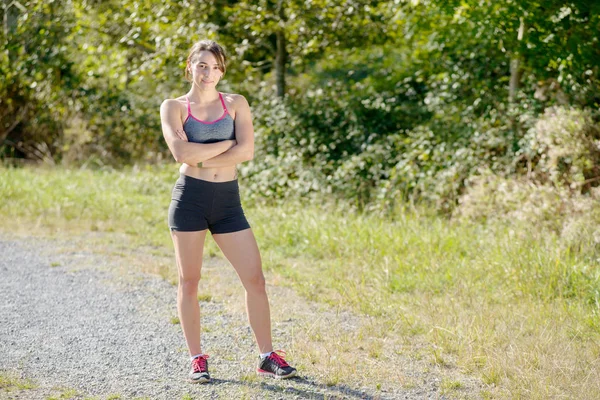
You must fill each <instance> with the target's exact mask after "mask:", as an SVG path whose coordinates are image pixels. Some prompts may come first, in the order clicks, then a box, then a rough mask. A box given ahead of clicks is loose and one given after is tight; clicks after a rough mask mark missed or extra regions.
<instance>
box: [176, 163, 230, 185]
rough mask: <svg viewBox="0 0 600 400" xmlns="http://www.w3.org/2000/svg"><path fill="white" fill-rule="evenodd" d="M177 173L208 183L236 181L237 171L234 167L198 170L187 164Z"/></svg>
mask: <svg viewBox="0 0 600 400" xmlns="http://www.w3.org/2000/svg"><path fill="white" fill-rule="evenodd" d="M179 172H180V173H182V174H184V175H187V176H191V177H192V178H196V179H202V180H203V181H209V182H227V181H232V180H234V179H237V169H236V167H235V166H231V167H222V168H198V167H193V166H191V165H189V164H182V165H181V167H179Z"/></svg>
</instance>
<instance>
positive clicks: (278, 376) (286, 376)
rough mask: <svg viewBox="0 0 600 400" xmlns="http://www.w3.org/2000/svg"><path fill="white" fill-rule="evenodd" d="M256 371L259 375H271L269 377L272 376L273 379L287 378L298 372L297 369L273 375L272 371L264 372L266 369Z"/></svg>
mask: <svg viewBox="0 0 600 400" xmlns="http://www.w3.org/2000/svg"><path fill="white" fill-rule="evenodd" d="M256 373H257V374H258V375H259V376H268V377H271V378H274V379H288V378H291V377H294V376H296V374H297V373H298V371H294V372H291V373H289V374H287V375H275V374H274V373H272V372H266V371H256Z"/></svg>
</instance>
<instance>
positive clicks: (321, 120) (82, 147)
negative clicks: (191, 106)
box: [0, 0, 600, 211]
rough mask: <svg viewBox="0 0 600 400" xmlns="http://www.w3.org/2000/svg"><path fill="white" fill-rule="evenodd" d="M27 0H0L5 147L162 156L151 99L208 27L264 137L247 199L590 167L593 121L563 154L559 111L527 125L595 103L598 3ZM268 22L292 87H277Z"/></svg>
mask: <svg viewBox="0 0 600 400" xmlns="http://www.w3.org/2000/svg"><path fill="white" fill-rule="evenodd" d="M19 4H21V3H19ZM22 4H23V6H24V7H23V10H21V9H17V8H15V7H13V8H11V9H9V10H6V9H4V8H3V12H4V13H5V14H6V15H7V17H8V18H7V21H8V24H7V29H6V31H5V32H3V41H2V49H1V50H2V53H1V54H2V63H1V64H0V68H1V69H2V72H3V73H2V74H1V77H0V95H1V96H0V99H1V100H0V101H2V106H3V107H2V111H1V114H0V128H1V131H0V155H1V156H2V157H4V158H11V157H17V158H22V157H24V158H30V159H35V160H45V161H48V162H62V163H65V164H70V163H75V164H86V165H96V166H102V165H120V164H132V163H136V162H140V161H143V162H148V161H150V162H157V161H161V160H171V156H170V155H169V153H168V150H167V149H166V145H165V143H164V141H163V140H162V136H161V133H160V124H159V121H158V111H157V110H158V107H159V105H160V103H161V102H162V100H163V99H165V98H170V97H175V96H179V95H181V94H182V93H184V91H185V90H186V87H187V85H188V83H186V82H185V81H184V79H183V67H184V65H185V58H186V56H187V50H188V49H189V48H190V46H191V45H192V43H193V42H194V41H195V40H197V39H200V38H205V37H209V38H215V39H217V40H219V41H220V42H221V43H223V44H224V45H225V47H226V48H227V49H228V50H229V54H230V59H231V64H230V67H229V69H228V73H227V80H225V81H223V83H222V86H221V88H220V89H221V90H224V91H233V92H238V93H242V94H244V95H245V96H246V97H247V98H248V99H249V100H250V103H251V106H252V107H253V112H254V115H255V119H256V121H255V127H256V140H257V154H256V159H255V161H253V162H252V163H249V164H247V165H243V166H241V171H242V175H243V176H244V178H245V179H247V181H248V182H249V183H250V187H252V188H253V190H252V192H251V195H252V196H254V197H255V198H257V199H258V198H260V197H262V198H265V197H266V198H289V197H295V196H301V197H314V196H317V197H318V196H329V195H333V196H335V197H336V198H337V199H343V200H344V201H348V202H349V203H350V204H352V205H353V206H354V207H359V208H365V209H369V210H389V209H393V208H394V207H396V206H397V205H398V203H399V202H402V201H405V200H407V199H409V200H419V201H427V202H430V203H432V204H433V205H434V206H435V207H436V208H437V209H439V210H444V211H451V210H452V209H453V208H454V207H455V206H456V204H457V200H458V199H459V198H460V196H461V195H462V194H463V193H464V191H465V188H466V186H467V184H468V182H469V179H470V178H472V177H474V176H478V174H479V173H480V171H481V170H482V169H489V170H490V171H491V173H493V174H497V175H498V176H499V177H502V178H507V177H509V176H511V175H512V176H518V175H522V174H523V173H524V171H526V170H527V169H529V170H531V171H535V174H537V175H536V182H537V183H540V184H545V183H546V182H548V181H552V182H553V185H563V186H567V187H569V186H570V185H572V184H576V185H582V186H581V189H582V190H584V191H589V190H591V189H592V188H593V187H595V186H597V185H598V183H599V181H596V180H595V177H596V176H597V175H598V172H599V171H597V170H596V168H595V166H594V165H596V164H597V162H596V161H597V155H596V153H594V152H591V153H590V151H591V150H590V149H592V148H593V141H594V140H596V139H594V137H595V136H594V135H587V134H586V135H587V136H586V137H588V138H590V139H589V140H592V142H589V143H588V142H585V143H583V142H581V138H580V137H572V139H573V140H576V141H577V143H580V144H578V146H580V148H579V150H580V151H581V152H579V153H577V155H575V157H576V158H575V159H569V158H568V157H570V156H568V157H567V156H565V155H562V153H561V152H567V153H568V154H571V156H573V155H574V154H575V153H573V151H575V150H574V149H571V148H567V147H568V146H571V145H570V144H568V145H567V146H565V143H572V142H569V141H568V138H561V136H560V135H561V132H563V131H568V132H570V131H571V127H570V126H566V125H565V126H563V125H560V126H561V127H563V128H564V129H562V128H561V129H562V130H556V131H554V133H550V131H551V129H550V128H552V123H550V125H548V126H547V127H546V128H543V127H542V126H538V127H537V128H535V127H536V126H537V125H536V124H538V125H539V124H543V122H539V123H538V122H537V121H538V120H540V121H543V120H544V118H545V117H544V115H545V114H544V110H545V109H547V108H548V107H552V106H557V105H558V106H562V107H565V110H566V109H569V110H571V111H556V112H564V113H567V114H569V113H571V114H573V113H574V114H573V115H571V116H568V115H566V116H565V118H566V119H573V120H574V119H577V118H580V119H581V118H583V119H585V121H586V122H585V124H586V125H588V126H592V125H593V124H594V121H595V119H596V118H597V117H596V116H595V115H594V114H593V113H590V112H589V111H581V110H589V109H596V108H598V105H599V103H600V94H599V93H600V90H599V89H600V85H599V82H598V78H599V73H600V71H599V69H598V62H597V61H598V60H599V59H600V57H599V53H598V46H597V38H596V35H595V33H596V32H597V31H598V30H600V17H599V15H600V12H598V11H599V8H600V5H598V4H595V3H593V2H585V1H578V2H571V3H569V4H565V3H563V2H559V1H550V2H545V3H543V4H542V3H539V2H537V1H526V2H519V3H515V2H509V1H500V2H492V1H488V0H477V1H476V0H465V1H460V2H459V1H454V0H453V1H450V2H443V3H440V2H434V1H430V0H423V1H410V2H408V1H406V2H405V1H397V0H396V1H393V0H387V1H366V0H344V1H341V0H335V1H333V0H332V1H313V2H308V3H307V2H300V1H291V2H275V1H273V0H261V1H258V2H246V1H235V0H212V1H210V2H191V1H188V0H185V1H173V0H171V1H161V2H157V1H146V2H140V1H133V0H109V1H92V0H69V1H64V2H58V1H41V0H29V1H23V2H22ZM4 7H6V5H5V6H4ZM278 32H283V33H284V34H285V38H286V48H285V50H286V53H287V55H288V64H287V74H288V79H289V84H288V85H287V87H288V95H287V96H286V98H285V100H274V98H275V97H276V96H275V92H274V90H273V84H274V81H275V79H274V76H273V75H274V74H273V68H274V65H273V64H274V62H273V60H274V58H275V53H276V50H277V49H276V40H275V36H276V34H277V33H278ZM511 81H512V82H513V84H514V88H513V89H512V90H514V91H515V93H514V94H512V95H511V96H510V98H509V90H508V87H509V82H511ZM555 110H561V109H560V108H557V109H555ZM578 110H579V111H578ZM549 112H550V111H549ZM577 113H580V114H581V113H582V114H581V115H582V116H581V117H576V116H574V115H575V114H577ZM540 118H541V119H540ZM582 123H583V122H582ZM590 129H592V130H593V129H596V128H590ZM542 131H544V132H546V131H547V133H545V134H542V136H539V134H541V133H540V132H542ZM533 132H537V133H535V134H534V133H533ZM536 135H538V136H536ZM569 137H571V136H569ZM533 142H535V143H537V144H535V145H533V144H532V143H533ZM531 146H534V147H535V146H537V147H536V149H538V150H539V149H541V148H542V147H543V146H546V147H547V148H548V149H550V148H552V149H554V150H548V151H547V150H540V151H541V153H540V152H539V151H538V150H536V149H533V148H532V147H531ZM579 150H577V151H579ZM594 151H595V150H594ZM542 153H543V154H547V155H548V157H550V158H547V159H543V158H541V154H542ZM529 178H532V177H531V176H530V177H529ZM590 179H591V180H590ZM578 187H579V186H578Z"/></svg>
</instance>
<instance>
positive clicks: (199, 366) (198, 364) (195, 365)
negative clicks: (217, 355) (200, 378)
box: [192, 355, 208, 372]
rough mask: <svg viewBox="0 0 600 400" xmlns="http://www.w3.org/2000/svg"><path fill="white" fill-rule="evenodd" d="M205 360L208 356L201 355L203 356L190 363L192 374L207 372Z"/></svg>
mask: <svg viewBox="0 0 600 400" xmlns="http://www.w3.org/2000/svg"><path fill="white" fill-rule="evenodd" d="M207 358H208V355H203V356H200V357H196V358H194V360H193V361H192V369H193V370H194V372H207V371H208V367H207V366H206V359H207Z"/></svg>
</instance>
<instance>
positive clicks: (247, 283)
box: [244, 269, 265, 292]
mask: <svg viewBox="0 0 600 400" xmlns="http://www.w3.org/2000/svg"><path fill="white" fill-rule="evenodd" d="M244 287H245V288H246V290H247V291H252V292H264V291H265V276H264V275H263V273H262V270H260V269H259V271H258V272H257V273H254V274H252V275H250V276H248V277H246V279H245V280H244Z"/></svg>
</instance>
